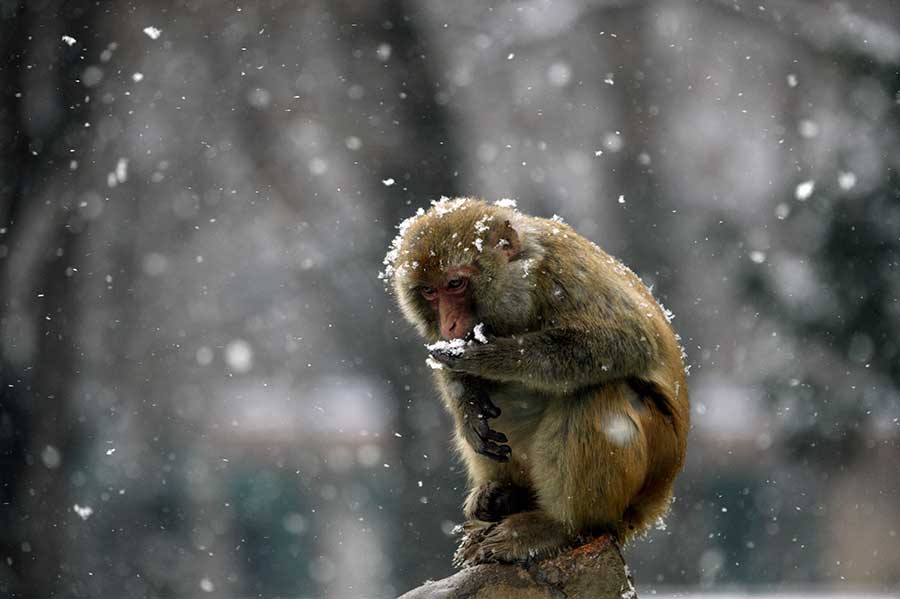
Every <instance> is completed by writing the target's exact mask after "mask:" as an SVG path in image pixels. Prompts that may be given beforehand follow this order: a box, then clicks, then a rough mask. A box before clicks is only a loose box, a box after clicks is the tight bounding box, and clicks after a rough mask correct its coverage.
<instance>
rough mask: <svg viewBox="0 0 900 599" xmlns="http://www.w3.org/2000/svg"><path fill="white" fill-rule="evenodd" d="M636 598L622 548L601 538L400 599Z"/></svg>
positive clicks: (430, 585) (465, 574) (468, 572)
mask: <svg viewBox="0 0 900 599" xmlns="http://www.w3.org/2000/svg"><path fill="white" fill-rule="evenodd" d="M580 597H584V598H590V599H636V598H637V594H636V593H635V592H634V587H633V586H632V584H631V580H630V578H629V576H628V575H627V571H626V566H625V560H624V559H623V558H622V552H621V551H619V547H618V545H616V543H615V542H614V541H613V540H612V539H611V538H610V537H609V536H601V537H597V538H595V539H593V540H592V541H591V542H589V543H587V544H586V545H582V546H580V547H576V548H574V549H570V550H569V551H566V552H564V553H562V554H560V555H558V556H556V557H551V558H546V559H543V560H540V561H534V562H527V563H523V564H485V565H480V566H473V567H470V568H465V569H464V570H461V571H459V572H457V573H456V574H454V575H453V576H450V577H448V578H444V579H442V580H436V581H432V582H426V583H425V584H423V585H422V586H420V587H417V588H415V589H413V590H411V591H409V592H408V593H405V594H404V595H402V596H401V597H400V598H399V599H510V598H513V599H563V598H567V599H576V598H580Z"/></svg>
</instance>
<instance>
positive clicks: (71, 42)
mask: <svg viewBox="0 0 900 599" xmlns="http://www.w3.org/2000/svg"><path fill="white" fill-rule="evenodd" d="M61 39H62V41H63V42H64V43H65V44H66V45H67V46H74V45H75V42H76V39H75V38H74V37H72V36H71V35H64V36H62V38H61Z"/></svg>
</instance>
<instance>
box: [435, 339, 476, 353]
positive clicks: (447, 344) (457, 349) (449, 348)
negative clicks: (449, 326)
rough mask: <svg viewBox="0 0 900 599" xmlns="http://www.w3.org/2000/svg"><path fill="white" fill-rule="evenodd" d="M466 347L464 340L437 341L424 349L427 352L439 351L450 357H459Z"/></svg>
mask: <svg viewBox="0 0 900 599" xmlns="http://www.w3.org/2000/svg"><path fill="white" fill-rule="evenodd" d="M466 345H468V343H467V342H466V341H465V340H464V339H453V340H452V341H443V340H441V341H438V342H436V343H432V344H431V345H426V346H425V349H427V350H428V351H430V352H431V351H441V352H445V353H448V354H450V355H451V356H461V355H462V354H463V352H464V351H466Z"/></svg>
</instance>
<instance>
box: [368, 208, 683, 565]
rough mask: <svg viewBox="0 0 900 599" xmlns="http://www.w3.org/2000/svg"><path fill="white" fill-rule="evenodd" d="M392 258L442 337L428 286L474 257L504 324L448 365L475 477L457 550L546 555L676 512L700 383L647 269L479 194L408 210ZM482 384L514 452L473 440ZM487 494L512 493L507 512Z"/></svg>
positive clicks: (485, 298) (487, 309)
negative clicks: (687, 366) (691, 379)
mask: <svg viewBox="0 0 900 599" xmlns="http://www.w3.org/2000/svg"><path fill="white" fill-rule="evenodd" d="M479 240H480V241H479ZM479 248H480V249H479ZM386 263H387V264H388V276H389V277H391V278H392V279H393V281H392V282H393V286H394V291H395V294H396V296H397V298H398V301H399V304H400V306H401V309H402V310H403V313H404V314H405V316H406V317H407V318H408V319H409V320H410V322H412V323H414V324H415V325H416V326H417V327H418V329H419V330H420V332H421V333H422V334H423V335H424V336H425V337H426V338H427V339H428V340H429V341H432V342H433V341H436V340H438V338H439V336H440V333H439V330H438V326H437V320H436V315H435V314H434V310H433V309H432V308H431V307H430V306H429V305H428V302H427V301H424V300H423V299H422V298H421V296H420V294H419V292H418V289H419V288H420V287H421V286H423V285H434V284H436V283H435V282H436V281H440V280H441V277H442V276H445V273H446V272H447V271H448V270H452V269H458V268H468V269H471V271H472V273H473V274H472V276H471V279H470V287H471V302H472V308H471V310H472V312H473V314H472V316H473V322H474V323H479V322H483V323H484V325H485V329H486V330H487V331H489V332H490V333H491V334H492V335H493V336H494V337H493V338H492V339H491V340H490V342H489V343H487V344H484V345H482V344H470V345H469V346H467V347H466V349H465V352H464V353H463V355H462V356H460V357H449V356H447V357H445V358H446V359H445V360H442V361H444V362H445V364H446V365H447V366H448V368H446V369H443V370H438V371H436V379H437V385H438V388H439V389H440V391H441V394H442V396H443V397H444V400H445V403H446V405H447V408H448V409H449V411H450V412H451V414H452V415H453V416H454V419H455V422H456V432H457V435H456V436H457V447H458V449H459V453H460V455H461V456H462V458H463V460H464V461H465V463H466V467H467V470H468V473H469V478H470V480H471V491H470V495H469V498H468V499H467V501H466V504H465V507H464V510H465V513H466V516H467V517H468V518H469V519H470V523H469V524H468V525H467V527H468V534H467V535H466V536H465V538H464V540H463V543H462V545H461V547H460V550H459V552H458V554H457V560H458V562H459V563H464V564H470V563H478V562H481V561H491V560H500V561H511V560H516V559H527V558H529V557H536V556H540V555H545V554H548V553H552V552H554V551H557V550H559V549H560V548H562V547H564V546H565V545H566V544H568V543H571V542H573V541H574V540H576V539H577V538H578V537H579V536H580V535H587V534H593V533H597V532H611V533H613V534H614V535H616V536H617V537H618V538H619V539H620V540H622V541H626V540H628V539H630V538H632V537H633V536H634V535H636V534H639V533H640V532H642V531H644V530H646V529H647V527H648V526H649V525H650V524H651V523H652V522H653V521H655V520H656V519H657V518H658V517H660V516H662V515H663V514H664V513H665V512H666V510H667V509H668V505H669V502H670V500H671V492H672V484H673V481H674V479H675V476H676V474H677V473H678V472H679V471H680V469H681V467H682V465H683V462H684V455H685V448H686V447H685V444H686V437H687V431H688V426H689V423H688V418H689V405H688V394H687V384H686V379H685V372H684V365H683V363H682V352H681V348H680V347H679V345H678V343H677V339H676V336H675V334H674V332H673V331H672V328H671V326H670V325H669V322H668V320H667V318H666V316H665V314H664V313H663V310H662V309H661V308H660V306H659V305H658V304H657V302H656V301H655V300H654V298H653V296H652V295H651V294H650V291H649V290H648V289H647V288H646V287H645V286H644V285H643V283H641V281H640V279H638V277H637V276H636V275H634V273H632V272H631V271H630V270H629V269H628V268H626V267H625V266H623V265H622V264H621V263H620V262H618V261H617V260H615V259H614V258H612V257H611V256H609V255H608V254H606V253H605V252H603V251H602V250H601V249H600V248H598V247H597V246H595V245H594V244H592V243H591V242H589V241H588V240H586V239H584V238H583V237H581V236H580V235H578V234H577V233H575V232H574V231H573V230H572V229H571V228H570V227H569V226H567V225H565V224H562V223H560V222H557V221H551V220H546V219H540V218H534V217H529V216H526V215H524V214H521V213H519V212H517V211H516V210H514V209H513V208H509V207H500V206H496V205H489V204H486V203H484V202H482V201H478V200H468V199H459V200H444V201H442V202H440V203H437V204H436V205H435V206H434V207H433V208H432V209H431V210H429V211H427V212H425V213H424V214H420V215H419V216H417V217H415V218H413V219H411V220H410V221H407V222H406V223H404V225H402V226H401V235H400V236H398V239H397V240H395V243H394V247H393V250H392V252H391V253H390V254H389V256H388V259H387V260H386ZM478 394H486V396H487V397H489V399H490V402H492V403H493V404H494V405H496V406H497V407H499V408H500V411H501V414H500V416H499V417H498V418H496V419H493V420H492V422H491V424H490V427H491V428H492V429H494V430H496V431H500V432H502V433H504V434H505V435H506V439H507V443H508V445H509V447H510V448H511V449H512V453H511V455H510V456H509V461H508V462H501V461H497V460H496V459H491V458H489V457H485V455H482V454H480V453H478V452H477V451H476V449H478V448H477V447H474V446H473V444H472V442H471V441H472V439H473V438H475V437H473V436H472V433H471V424H472V421H473V418H474V417H473V416H472V413H473V412H472V407H471V406H472V405H473V404H474V402H473V401H472V398H473V397H478ZM478 417H479V418H482V417H483V418H485V420H486V419H487V418H488V417H487V416H478ZM467 427H469V428H467ZM467 435H468V436H467ZM467 439H468V440H467ZM498 488H502V489H511V490H512V491H502V492H503V493H513V494H515V493H519V494H520V495H521V493H520V492H519V491H516V489H521V490H524V496H525V497H529V498H531V502H529V501H525V500H524V499H523V498H522V497H521V496H519V495H510V496H509V497H500V498H499V499H498V498H497V497H494V496H492V495H491V494H492V493H493V494H496V493H500V492H501V491H498V490H497V489H498ZM534 503H536V506H537V510H533V511H521V512H520V513H508V512H511V511H514V510H528V509H532V506H533V505H534ZM488 505H496V506H500V507H497V508H496V509H497V510H499V511H498V513H497V514H496V515H495V517H494V518H493V519H494V520H500V521H499V522H498V523H496V524H492V525H487V524H486V522H485V519H487V518H488V516H492V515H493V514H486V513H485V511H484V510H485V509H486V508H485V506H488ZM510 506H513V507H510ZM515 506H519V507H517V508H516V507H515ZM504 511H505V512H507V513H504ZM477 515H480V516H481V517H482V520H480V521H479V520H478V519H477V518H476V516H477ZM501 518H502V519H501ZM550 531H552V534H550Z"/></svg>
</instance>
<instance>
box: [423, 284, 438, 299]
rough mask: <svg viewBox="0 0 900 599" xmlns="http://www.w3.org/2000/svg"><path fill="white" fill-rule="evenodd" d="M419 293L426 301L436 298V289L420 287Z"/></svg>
mask: <svg viewBox="0 0 900 599" xmlns="http://www.w3.org/2000/svg"><path fill="white" fill-rule="evenodd" d="M419 292H420V293H421V294H422V297H424V298H425V299H427V300H433V299H434V298H436V297H437V289H435V288H434V287H420V288H419Z"/></svg>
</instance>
